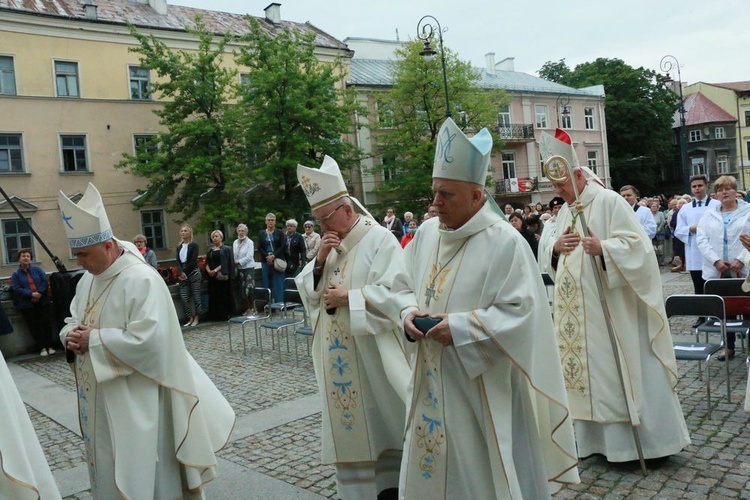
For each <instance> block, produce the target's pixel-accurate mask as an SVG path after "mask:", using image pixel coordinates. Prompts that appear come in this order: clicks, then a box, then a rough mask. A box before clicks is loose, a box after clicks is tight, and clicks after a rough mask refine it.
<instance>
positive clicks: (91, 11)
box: [83, 0, 98, 21]
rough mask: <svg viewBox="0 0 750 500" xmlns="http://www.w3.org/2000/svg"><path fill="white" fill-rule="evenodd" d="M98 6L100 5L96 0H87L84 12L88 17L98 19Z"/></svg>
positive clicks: (91, 19)
mask: <svg viewBox="0 0 750 500" xmlns="http://www.w3.org/2000/svg"><path fill="white" fill-rule="evenodd" d="M97 8H98V7H97V6H96V5H94V0H86V3H85V4H84V6H83V13H84V15H85V17H86V19H88V20H90V21H96V20H97V19H98V16H97V15H96V9H97Z"/></svg>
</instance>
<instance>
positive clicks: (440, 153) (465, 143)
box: [432, 118, 492, 186]
mask: <svg viewBox="0 0 750 500" xmlns="http://www.w3.org/2000/svg"><path fill="white" fill-rule="evenodd" d="M491 152H492V135H490V132H489V130H487V129H486V128H483V129H482V130H480V131H479V133H477V134H476V135H474V136H473V137H466V136H465V135H464V133H463V132H462V131H461V129H460V128H458V126H457V125H456V124H455V122H454V121H453V120H452V119H450V118H446V120H445V121H444V122H443V125H442V126H441V127H440V132H439V133H438V137H437V145H436V146H435V161H434V163H433V167H432V177H433V178H435V177H439V178H441V179H451V180H454V181H464V182H472V183H474V184H479V185H480V186H484V184H485V181H486V180H487V168H488V167H489V166H490V153H491Z"/></svg>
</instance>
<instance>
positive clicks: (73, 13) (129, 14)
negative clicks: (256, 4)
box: [0, 0, 347, 50]
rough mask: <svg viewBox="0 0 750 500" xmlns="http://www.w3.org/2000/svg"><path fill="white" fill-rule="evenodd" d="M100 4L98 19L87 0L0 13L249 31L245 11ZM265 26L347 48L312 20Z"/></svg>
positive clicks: (126, 0)
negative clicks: (88, 9)
mask: <svg viewBox="0 0 750 500" xmlns="http://www.w3.org/2000/svg"><path fill="white" fill-rule="evenodd" d="M92 3H93V4H95V5H96V6H97V9H96V13H97V19H96V20H91V19H87V18H86V14H85V2H83V1H81V0H0V12H2V11H12V12H20V13H28V14H33V15H39V16H49V17H56V18H62V19H69V20H74V21H82V22H101V23H110V24H120V25H125V24H127V23H131V24H133V25H135V26H137V27H139V28H152V29H165V30H173V31H185V29H186V28H194V27H195V16H196V15H200V16H201V17H202V18H203V23H204V24H205V25H206V29H207V30H208V31H210V32H211V33H215V34H217V35H223V34H224V33H229V34H232V35H243V34H245V33H247V31H248V24H247V20H246V19H245V16H244V15H242V14H232V13H229V12H218V11H213V10H205V9H195V8H192V7H183V6H180V5H169V4H167V13H166V14H165V15H161V14H158V13H157V12H156V11H155V10H154V9H153V8H151V6H149V5H148V3H141V2H136V1H135V0H94V1H93V2H92ZM256 19H257V20H258V21H259V22H260V25H261V27H262V28H264V29H265V30H266V31H268V32H269V33H271V34H273V33H275V32H278V31H280V30H281V29H283V28H294V29H297V30H300V31H302V32H312V33H315V44H316V45H317V46H318V47H326V48H334V49H341V50H347V47H346V45H345V44H344V43H342V42H341V41H339V40H337V39H336V38H334V37H333V36H331V35H329V34H328V33H325V32H324V31H321V30H320V29H318V28H316V27H315V26H313V25H312V24H310V23H309V22H306V23H297V22H292V21H284V20H282V21H281V22H280V23H279V24H278V25H276V24H273V23H271V22H270V21H268V20H267V19H265V18H264V17H256Z"/></svg>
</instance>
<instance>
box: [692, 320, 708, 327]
mask: <svg viewBox="0 0 750 500" xmlns="http://www.w3.org/2000/svg"><path fill="white" fill-rule="evenodd" d="M705 322H706V318H698V319H697V320H695V323H693V328H698V327H699V326H701V325H702V324H703V323H705Z"/></svg>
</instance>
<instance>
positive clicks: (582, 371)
mask: <svg viewBox="0 0 750 500" xmlns="http://www.w3.org/2000/svg"><path fill="white" fill-rule="evenodd" d="M556 137H560V138H562V139H563V140H560V139H557V138H553V137H551V136H549V135H547V134H543V135H542V139H541V142H540V148H541V151H542V155H543V157H544V158H545V160H547V159H549V158H550V157H554V156H557V157H559V156H564V158H565V160H566V161H567V162H568V163H569V164H570V165H571V166H572V168H573V180H571V179H570V176H569V175H568V177H566V178H565V179H564V180H562V181H561V182H554V181H553V184H554V186H555V190H556V191H557V193H558V195H560V196H561V197H562V198H563V199H565V201H566V202H568V203H573V202H575V201H576V197H575V192H574V190H573V184H572V183H573V182H574V181H575V182H576V186H577V189H578V192H579V193H580V204H581V206H582V208H583V216H584V217H585V219H586V223H587V225H588V228H589V230H590V234H591V236H590V237H588V238H584V237H583V236H582V235H581V226H580V221H579V220H578V211H577V209H576V208H575V206H574V205H565V206H564V207H563V208H562V209H561V210H560V213H559V215H558V221H557V224H558V225H557V237H556V241H555V243H554V245H551V246H548V247H547V248H545V249H544V250H543V254H542V255H541V256H540V258H543V259H545V260H546V261H547V262H549V263H550V265H549V269H550V273H551V275H552V278H553V280H554V281H555V297H554V308H553V311H554V322H555V329H556V331H557V341H558V342H559V344H560V356H561V358H562V365H563V374H564V375H565V386H566V389H567V391H568V401H569V403H570V410H571V412H572V413H573V418H575V420H576V422H575V427H576V442H577V445H578V456H579V457H582V458H583V457H587V456H590V455H592V454H595V453H598V454H602V455H604V456H605V457H606V458H607V460H609V461H611V462H624V461H630V460H637V459H638V454H637V449H636V446H635V442H634V438H633V433H632V428H631V423H632V424H633V425H635V426H636V427H637V429H638V432H639V434H640V439H641V443H642V447H643V454H644V457H645V458H659V457H665V456H669V455H673V454H676V453H679V452H680V451H681V450H682V449H683V448H685V447H686V446H687V445H688V444H690V437H689V434H688V430H687V426H686V424H685V418H684V417H683V414H682V409H681V407H680V402H679V399H678V397H677V393H676V390H675V387H676V385H677V362H676V360H675V356H674V351H673V348H672V338H671V334H670V330H669V323H668V320H667V317H666V313H665V311H664V300H663V298H662V285H661V278H660V275H659V269H658V264H657V261H656V259H655V258H654V255H653V252H654V250H653V245H652V244H651V241H650V240H649V238H648V237H647V236H646V234H645V233H644V231H643V229H642V227H641V226H640V223H639V221H638V220H637V218H636V217H635V214H634V212H633V209H632V207H630V206H629V205H628V203H627V202H626V201H625V200H624V199H623V198H622V197H621V196H619V195H618V194H617V193H615V192H614V191H611V190H608V189H606V188H605V187H604V186H602V185H601V184H600V183H599V182H598V178H596V177H592V178H591V179H592V180H589V181H588V182H587V179H586V177H585V174H584V171H583V170H582V169H581V168H580V167H578V163H577V159H576V157H575V151H573V149H572V146H571V145H570V139H569V137H568V136H567V134H566V133H565V132H563V131H558V135H557V136H556ZM565 138H567V141H565ZM548 177H550V175H549V174H548ZM590 255H594V256H595V262H596V264H595V266H596V269H595V268H594V267H593V266H592V259H591V257H590ZM596 272H598V273H599V274H600V276H601V278H602V285H603V288H604V298H605V299H606V304H607V306H608V310H609V314H610V315H611V318H612V328H613V329H614V334H615V336H616V338H617V345H618V350H619V358H620V362H621V365H622V370H623V379H624V385H625V393H623V389H622V383H623V382H621V379H620V376H619V375H618V372H617V368H616V364H615V359H614V353H613V349H612V346H611V343H610V339H609V335H608V333H607V326H606V323H605V313H604V309H603V308H602V303H601V300H600V297H599V293H598V291H597V286H596V281H595V275H594V273H596ZM625 397H627V398H628V400H627V404H626V400H625Z"/></svg>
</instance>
